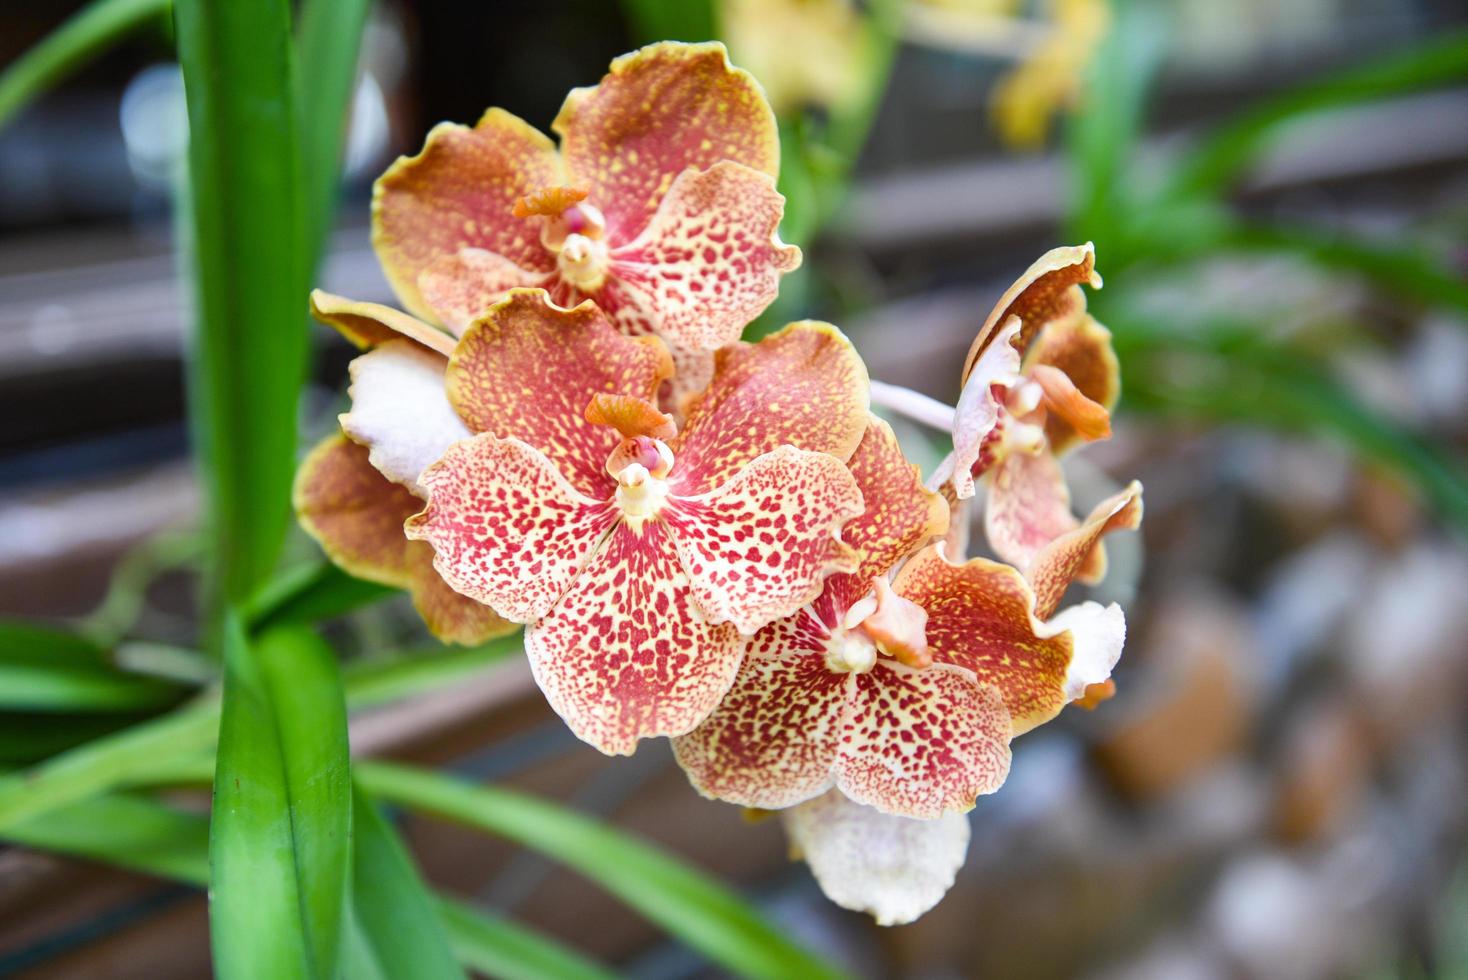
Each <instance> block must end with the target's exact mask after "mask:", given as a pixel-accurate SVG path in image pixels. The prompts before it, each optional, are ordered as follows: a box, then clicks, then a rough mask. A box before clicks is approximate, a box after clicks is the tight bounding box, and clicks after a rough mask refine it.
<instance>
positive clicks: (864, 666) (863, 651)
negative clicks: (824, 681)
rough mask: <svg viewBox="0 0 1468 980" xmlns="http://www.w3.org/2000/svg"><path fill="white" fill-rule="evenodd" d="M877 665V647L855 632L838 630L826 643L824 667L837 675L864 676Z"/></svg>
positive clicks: (867, 638) (864, 636)
mask: <svg viewBox="0 0 1468 980" xmlns="http://www.w3.org/2000/svg"><path fill="white" fill-rule="evenodd" d="M876 665H877V645H876V644H875V643H873V642H872V641H871V639H870V638H869V637H867V636H866V635H865V634H863V633H860V632H857V631H856V630H846V629H838V630H835V631H834V632H833V633H832V634H831V638H830V639H829V640H827V641H826V667H827V668H828V669H830V670H831V671H832V672H834V673H837V674H865V673H867V672H868V671H870V670H871V669H872V668H873V667H875V666H876Z"/></svg>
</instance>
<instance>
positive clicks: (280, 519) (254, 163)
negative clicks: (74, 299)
mask: <svg viewBox="0 0 1468 980" xmlns="http://www.w3.org/2000/svg"><path fill="white" fill-rule="evenodd" d="M174 13H175V22H176V27H177V35H178V53H179V61H180V64H181V67H182V68H183V77H184V92H185V95H186V97H187V103H188V116H189V189H188V191H189V193H188V198H189V205H190V211H191V213H192V217H193V223H192V235H193V241H192V245H193V248H192V255H193V266H194V277H195V285H196V290H197V294H198V304H197V312H196V316H197V323H196V326H195V331H194V343H193V350H192V358H191V361H190V370H191V376H190V390H189V394H190V420H191V423H192V425H193V434H194V442H195V449H196V452H197V455H198V457H199V459H200V461H201V463H202V466H203V474H204V481H203V482H204V485H205V488H206V491H207V493H206V499H207V501H208V503H209V515H208V516H209V525H210V533H211V536H212V542H213V558H214V566H213V571H214V573H215V575H216V577H217V582H216V585H217V588H218V589H219V590H220V591H221V592H222V595H223V596H224V597H225V598H226V599H228V600H230V601H236V602H238V601H243V600H244V599H245V598H246V597H248V596H249V595H250V593H251V592H252V591H253V590H254V589H255V588H256V586H258V585H259V584H260V583H261V582H262V581H263V580H264V578H265V576H266V575H267V574H268V573H269V571H270V569H271V568H272V567H273V566H274V564H275V561H276V559H277V557H278V555H279V554H280V548H281V545H282V542H283V540H284V535H285V530H286V526H287V522H288V521H289V519H290V488H291V480H292V476H293V474H294V470H295V448H296V401H297V397H298V395H299V392H300V387H301V383H302V380H303V378H304V376H305V363H306V329H305V296H306V285H307V276H306V261H305V260H306V254H307V253H306V248H305V245H306V243H305V237H304V231H305V209H304V206H303V200H302V190H301V187H302V180H301V177H302V169H301V156H300V148H299V145H298V142H297V128H298V127H297V116H296V111H295V108H294V106H293V102H292V88H291V81H292V77H293V75H294V66H293V65H292V49H291V38H290V6H289V3H288V2H287V0H251V2H249V3H219V2H214V0H178V3H177V4H176V7H175V11H174Z"/></svg>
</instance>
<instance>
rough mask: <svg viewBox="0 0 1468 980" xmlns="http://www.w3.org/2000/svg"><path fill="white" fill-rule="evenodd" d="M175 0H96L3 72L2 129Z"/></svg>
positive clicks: (0, 87) (0, 81) (0, 91)
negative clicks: (35, 101) (22, 111)
mask: <svg viewBox="0 0 1468 980" xmlns="http://www.w3.org/2000/svg"><path fill="white" fill-rule="evenodd" d="M168 2H169V0H94V2H93V3H90V4H88V5H87V6H85V7H83V8H82V9H81V10H79V11H77V12H76V13H75V14H73V15H72V17H71V18H70V19H69V20H67V22H66V23H64V24H62V25H61V26H60V27H58V28H57V29H56V30H55V31H53V32H52V33H51V34H50V35H49V36H48V37H47V38H46V39H45V40H43V41H42V42H41V43H39V44H37V45H35V46H34V47H32V48H31V49H30V50H29V51H27V52H26V53H25V54H23V55H21V56H20V57H19V58H17V59H15V61H14V62H13V63H12V64H11V65H10V66H9V67H8V68H6V69H5V71H4V72H3V73H0V128H3V127H4V126H5V124H6V123H8V122H9V121H10V120H11V118H12V117H13V116H14V115H15V114H16V113H17V112H19V111H20V110H21V109H23V108H25V106H26V105H27V104H28V103H30V102H31V101H32V100H34V99H36V98H38V97H39V96H40V95H42V94H43V93H45V92H47V91H48V90H50V89H51V88H52V87H53V86H55V85H56V84H57V83H59V82H60V81H61V80H62V79H63V78H65V77H66V76H67V75H69V74H71V73H72V72H73V71H75V70H76V69H77V68H80V67H81V66H82V65H84V64H86V63H87V62H88V61H90V60H92V58H94V57H96V56H97V55H98V54H100V53H101V52H102V51H103V50H105V49H106V48H108V47H109V46H111V45H112V44H115V43H116V42H117V41H119V40H121V39H122V38H124V37H126V36H127V35H129V34H131V33H132V32H133V31H135V30H137V29H138V28H139V27H141V26H143V25H144V24H146V23H148V22H149V21H157V22H158V23H159V24H160V25H161V24H163V23H164V20H163V17H164V14H166V13H167V12H168Z"/></svg>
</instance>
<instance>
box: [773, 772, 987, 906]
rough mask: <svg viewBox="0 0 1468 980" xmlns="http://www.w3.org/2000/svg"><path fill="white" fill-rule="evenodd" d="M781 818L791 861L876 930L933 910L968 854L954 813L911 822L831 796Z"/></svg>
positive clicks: (964, 823)
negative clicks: (868, 918)
mask: <svg viewBox="0 0 1468 980" xmlns="http://www.w3.org/2000/svg"><path fill="white" fill-rule="evenodd" d="M780 816H781V820H782V822H783V823H784V825H785V833H786V834H787V835H788V836H789V838H790V851H791V857H793V858H804V859H805V861H806V863H807V864H809V865H810V870H811V873H812V874H814V875H815V878H816V881H817V882H818V883H819V884H820V886H821V891H823V892H825V893H826V897H827V898H829V899H830V900H831V901H833V902H835V903H836V904H837V905H839V906H841V907H842V908H845V909H851V910H852V911H855V912H866V913H868V914H870V915H871V916H872V917H873V918H874V919H876V920H877V924H878V925H883V926H896V925H902V924H904V923H908V922H912V921H913V920H914V919H916V918H918V917H919V916H921V915H922V914H923V913H924V912H926V911H928V910H929V909H931V908H932V907H933V906H934V905H937V904H938V902H939V901H940V900H941V899H942V898H943V896H944V895H945V894H947V892H948V889H949V888H952V887H953V880H954V877H955V876H956V875H957V874H958V869H959V868H961V867H963V862H964V858H965V856H966V854H967V853H968V839H969V824H968V818H967V817H966V816H964V815H963V814H959V813H949V814H945V815H944V816H942V817H940V818H938V819H937V820H914V819H912V818H910V817H898V816H893V815H892V814H888V813H882V812H881V811H879V810H875V809H873V808H871V807H867V806H862V805H861V804H860V803H854V802H852V801H851V800H848V799H847V798H846V797H845V796H843V795H842V794H841V792H840V791H839V790H832V791H831V792H829V793H826V794H825V795H824V796H820V797H818V798H816V799H814V800H811V801H810V802H809V803H803V804H801V805H800V806H798V807H794V808H792V809H790V810H786V811H785V812H784V813H782V814H781V815H780Z"/></svg>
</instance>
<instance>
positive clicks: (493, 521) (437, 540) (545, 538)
mask: <svg viewBox="0 0 1468 980" xmlns="http://www.w3.org/2000/svg"><path fill="white" fill-rule="evenodd" d="M420 480H421V482H422V484H423V487H424V489H425V490H426V491H427V495H428V506H427V508H426V509H425V510H424V511H423V513H421V514H418V515H417V516H415V517H413V518H412V519H411V520H409V521H408V523H407V525H406V530H407V534H408V537H410V538H414V539H419V540H423V541H427V542H428V543H429V544H431V545H432V546H433V550H434V553H435V554H434V567H435V568H437V569H438V572H439V574H440V575H442V576H443V578H444V580H445V581H446V582H448V583H449V585H451V586H453V587H454V589H455V590H456V591H458V592H461V593H463V594H464V595H466V596H469V597H470V598H472V599H477V600H479V601H480V602H482V603H485V604H486V605H489V606H492V607H493V608H494V609H495V611H497V612H498V613H499V614H500V615H501V616H504V617H505V618H506V619H512V620H514V621H515V622H518V623H527V622H530V621H531V620H534V619H538V618H540V617H541V616H544V615H545V614H546V613H547V612H549V611H550V608H551V607H552V606H553V605H554V604H555V602H556V600H557V599H558V598H560V596H561V594H562V593H563V592H565V591H566V589H567V587H569V586H570V585H571V583H572V581H573V580H574V579H575V578H576V576H577V574H578V573H579V572H580V571H581V569H582V567H583V566H585V564H586V563H587V562H588V561H589V560H590V559H591V556H592V554H593V552H594V551H595V549H596V547H597V545H598V544H599V543H600V542H601V540H602V538H603V537H604V536H605V535H606V532H607V530H608V529H609V528H611V526H612V525H613V524H614V523H615V522H616V520H617V511H616V510H615V507H614V505H613V504H612V503H610V502H608V501H597V500H592V499H591V498H589V497H586V496H584V495H583V494H581V493H580V492H578V491H577V490H576V488H575V487H573V486H572V485H571V484H570V483H568V482H567V481H566V479H565V477H563V476H561V474H560V473H558V472H557V471H556V468H555V466H554V465H553V464H552V463H551V462H550V460H548V459H546V458H545V456H544V455H542V454H541V453H540V452H539V451H538V450H536V449H534V448H532V447H531V446H528V445H526V444H525V443H523V442H521V441H519V440H518V439H497V438H495V437H494V436H492V435H489V434H487V433H486V434H483V435H478V436H475V437H473V438H472V439H465V440H464V441H463V442H459V443H455V444H454V445H453V446H451V447H450V448H449V450H448V451H447V452H446V453H445V454H444V456H443V458H442V459H441V460H439V461H438V462H437V463H435V464H434V465H432V466H430V467H429V468H428V469H427V470H425V471H424V473H423V475H422V477H421V478H420Z"/></svg>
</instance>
